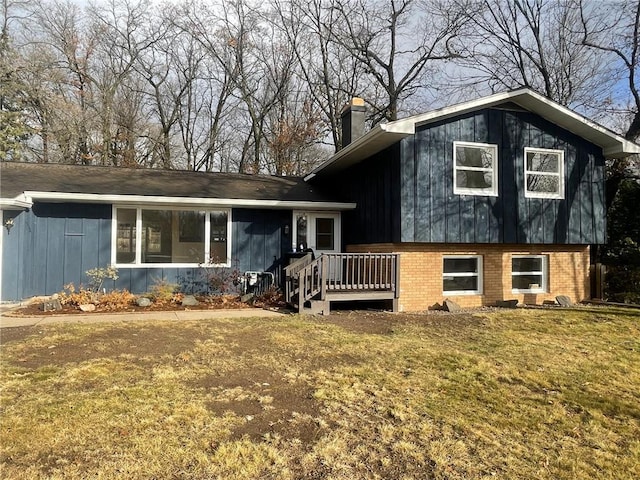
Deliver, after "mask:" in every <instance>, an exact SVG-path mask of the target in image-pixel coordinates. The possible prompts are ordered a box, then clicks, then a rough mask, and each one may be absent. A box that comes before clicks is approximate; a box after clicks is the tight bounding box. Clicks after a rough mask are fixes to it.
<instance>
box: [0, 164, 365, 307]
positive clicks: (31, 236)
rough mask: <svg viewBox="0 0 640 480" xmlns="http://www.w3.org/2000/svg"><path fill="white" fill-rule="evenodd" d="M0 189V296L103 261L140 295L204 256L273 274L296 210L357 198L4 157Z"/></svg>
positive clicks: (31, 289) (254, 178)
mask: <svg viewBox="0 0 640 480" xmlns="http://www.w3.org/2000/svg"><path fill="white" fill-rule="evenodd" d="M0 189H1V197H2V198H1V200H0V202H1V203H0V205H1V208H2V210H3V212H2V213H3V217H2V222H3V223H2V225H3V226H4V228H2V235H1V237H0V238H1V239H2V240H1V243H0V248H1V249H2V250H1V251H2V255H1V256H0V258H1V259H2V264H1V271H2V285H1V289H2V290H1V291H2V300H3V301H10V300H19V299H23V298H27V297H32V296H35V295H50V294H53V293H56V292H59V291H61V290H62V289H63V286H64V285H65V284H68V283H70V282H73V283H74V284H75V285H76V286H77V285H80V284H85V285H86V284H87V282H88V278H87V277H86V276H85V273H84V272H86V271H87V270H88V269H91V268H96V267H105V266H107V265H113V266H115V267H116V268H117V269H118V276H119V278H118V279H117V280H116V281H115V282H114V283H113V284H111V285H108V286H109V287H111V288H119V289H121V288H126V289H128V290H129V291H131V292H134V293H143V292H146V291H149V289H150V287H151V286H152V285H154V284H155V283H158V282H159V281H161V280H164V281H166V282H169V283H178V284H181V285H182V286H185V285H188V284H190V283H193V282H195V281H197V280H198V277H199V273H200V271H201V265H202V264H204V263H207V260H210V264H211V265H212V266H213V267H214V268H229V269H238V270H239V271H240V272H241V273H244V272H246V271H253V272H271V273H273V274H274V275H275V276H276V277H277V276H278V274H279V271H280V267H281V264H282V262H283V260H285V259H286V256H287V255H286V254H287V252H289V251H291V250H292V248H293V245H294V244H293V243H292V223H291V222H292V219H293V218H294V212H295V213H296V214H297V212H299V211H305V212H309V216H310V217H313V218H318V219H324V218H326V219H328V220H327V221H328V222H330V223H331V222H333V221H334V219H336V218H338V217H339V215H340V212H342V211H344V210H346V209H350V208H354V207H355V205H354V204H351V203H344V202H339V201H335V200H332V199H330V198H328V197H327V196H324V195H323V194H322V193H321V192H320V191H319V189H318V188H316V187H315V186H313V185H311V184H309V183H307V182H305V181H304V179H302V178H291V177H275V176H263V175H244V174H221V173H201V172H186V171H176V170H173V171H167V170H150V169H129V168H115V167H100V166H81V165H60V164H35V163H15V162H7V163H2V164H0ZM325 223H326V222H325ZM330 226H332V224H331V225H330ZM314 227H315V224H314ZM320 228H322V227H320ZM336 231H337V232H338V231H339V228H337V229H336ZM310 233H311V235H310V236H309V238H311V237H312V236H315V235H316V232H315V231H312V232H310ZM318 235H321V236H322V235H324V232H323V231H322V230H320V231H319V232H318ZM331 241H332V243H335V245H336V248H339V245H340V239H339V237H337V238H336V239H335V240H333V239H332V240H331ZM310 246H311V247H316V249H317V250H318V252H319V253H321V252H322V251H323V249H322V245H319V246H316V245H314V244H312V243H311V244H310ZM332 251H333V250H332Z"/></svg>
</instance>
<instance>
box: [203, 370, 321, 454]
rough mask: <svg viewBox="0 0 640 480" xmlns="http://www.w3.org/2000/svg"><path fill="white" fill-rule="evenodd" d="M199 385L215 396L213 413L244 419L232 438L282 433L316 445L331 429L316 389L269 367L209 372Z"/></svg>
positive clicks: (211, 407) (270, 435) (262, 437)
mask: <svg viewBox="0 0 640 480" xmlns="http://www.w3.org/2000/svg"><path fill="white" fill-rule="evenodd" d="M195 385H196V386H198V387H200V388H204V389H206V390H207V391H209V392H210V394H211V395H212V396H213V400H212V401H210V402H208V404H207V407H208V408H209V409H210V410H211V412H212V413H214V414H215V415H224V414H227V413H232V414H234V415H237V416H239V417H241V418H242V423H241V424H240V425H239V426H238V427H236V428H235V429H234V431H233V432H232V435H231V437H232V439H240V438H242V437H244V436H248V437H249V438H250V439H251V440H258V441H262V440H269V439H271V438H275V437H276V436H279V437H281V438H286V439H288V440H291V439H294V440H296V441H300V442H301V443H302V444H304V445H312V444H313V443H315V442H316V441H317V440H318V438H320V437H321V436H322V435H324V434H325V433H326V432H327V431H328V430H329V426H330V425H329V424H328V423H327V422H325V421H324V420H322V412H321V405H320V404H319V403H318V402H317V401H316V400H315V399H314V397H313V389H312V388H311V386H310V385H308V384H306V383H304V382H291V381H289V380H287V379H285V378H282V377H279V376H277V375H275V374H273V373H271V372H268V371H266V370H259V369H258V370H256V369H252V370H250V371H243V370H240V371H237V372H234V373H233V374H231V375H229V374H225V375H208V376H206V377H203V378H201V379H199V380H198V381H197V382H195Z"/></svg>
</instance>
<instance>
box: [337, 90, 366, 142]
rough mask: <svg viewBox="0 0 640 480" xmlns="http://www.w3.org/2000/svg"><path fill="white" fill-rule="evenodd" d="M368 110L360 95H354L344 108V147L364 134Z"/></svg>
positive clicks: (342, 116) (341, 115)
mask: <svg viewBox="0 0 640 480" xmlns="http://www.w3.org/2000/svg"><path fill="white" fill-rule="evenodd" d="M366 111H367V109H366V108H365V106H364V100H363V99H362V98H359V97H353V98H352V99H351V101H350V102H349V103H347V104H346V105H345V106H344V108H343V109H342V112H341V113H340V117H341V119H342V148H344V147H346V146H347V145H349V144H350V143H351V142H353V141H355V140H357V139H358V138H360V137H361V136H362V135H364V120H365V114H366Z"/></svg>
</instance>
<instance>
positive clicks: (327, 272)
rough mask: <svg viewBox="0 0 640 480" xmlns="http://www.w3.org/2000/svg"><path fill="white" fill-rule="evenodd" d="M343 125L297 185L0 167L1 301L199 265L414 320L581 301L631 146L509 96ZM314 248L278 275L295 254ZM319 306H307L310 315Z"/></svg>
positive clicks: (181, 275)
mask: <svg viewBox="0 0 640 480" xmlns="http://www.w3.org/2000/svg"><path fill="white" fill-rule="evenodd" d="M364 115H365V112H364V105H363V102H362V101H359V100H356V101H354V102H352V103H351V104H350V105H349V106H348V108H346V109H345V110H344V112H343V138H344V141H345V144H346V146H345V147H344V148H343V149H342V150H340V151H339V152H338V153H336V154H335V155H334V156H333V157H332V158H330V159H329V160H328V161H327V162H325V163H324V164H322V165H321V166H319V167H318V168H316V169H315V170H314V171H313V172H311V173H310V174H309V175H308V176H307V177H305V178H304V179H302V178H291V177H270V176H249V175H238V174H221V173H200V172H180V171H161V170H142V169H120V168H109V167H89V166H65V165H37V164H19V163H4V164H2V165H1V166H0V168H1V170H0V182H1V183H0V189H1V192H0V197H1V198H0V208H2V210H3V225H4V226H5V228H3V229H2V235H1V237H0V238H1V239H2V240H1V242H2V243H0V248H1V253H2V254H1V255H0V258H1V259H2V265H1V266H0V267H1V268H0V270H1V271H2V285H1V291H2V300H15V299H20V298H25V297H29V296H33V295H42V294H51V293H54V292H56V291H59V290H61V289H62V287H63V285H64V284H65V283H68V282H74V283H76V284H77V283H81V282H83V281H86V279H83V272H85V271H86V270H87V269H89V268H93V267H96V266H106V265H115V266H116V267H117V268H118V270H119V275H120V278H119V279H118V280H117V281H116V282H115V284H114V285H113V286H114V287H116V288H127V289H129V290H131V291H133V292H136V293H137V292H144V291H146V290H148V288H149V287H150V286H151V285H152V284H153V283H154V282H156V281H157V280H158V279H165V280H167V281H169V282H178V281H180V280H184V279H185V278H186V279H189V278H193V277H194V276H195V275H196V274H197V271H198V269H199V268H200V265H201V264H202V263H203V262H205V260H206V259H212V261H213V263H214V264H215V265H218V266H219V267H221V268H238V269H239V270H240V271H241V272H244V271H267V272H272V273H273V274H274V275H275V276H276V277H277V278H278V280H277V281H278V282H279V283H280V284H282V285H283V286H284V287H285V291H286V294H287V298H288V300H289V301H290V302H292V303H296V304H297V305H298V307H299V308H304V307H305V306H310V307H312V309H313V311H327V309H328V307H329V304H330V302H331V301H339V300H350V299H378V300H388V301H391V302H392V305H393V307H394V309H397V310H404V311H416V310H424V309H426V308H428V307H429V306H431V305H433V304H434V303H436V302H442V301H443V300H444V299H445V298H455V301H456V302H457V303H459V304H460V305H462V306H480V305H490V304H493V303H494V302H496V301H497V300H504V299H518V300H519V301H520V302H526V303H540V302H542V301H544V300H548V299H553V298H555V296H556V295H559V294H564V295H569V296H570V297H572V298H573V299H574V300H582V299H585V298H588V297H589V296H590V292H589V264H590V245H593V244H602V243H604V242H605V240H606V239H605V231H606V228H605V226H606V224H605V222H606V220H605V205H604V179H605V160H606V159H616V158H622V157H625V156H628V155H632V154H638V153H640V146H638V145H636V144H634V143H632V142H629V141H627V140H625V139H624V138H622V137H620V136H618V135H615V134H614V133H612V132H610V131H609V130H607V129H605V128H603V127H601V126H599V125H597V124H596V123H594V122H592V121H590V120H588V119H586V118H584V117H582V116H580V115H577V114H576V113H574V112H572V111H570V110H568V109H567V108H565V107H562V106H560V105H558V104H556V103H554V102H551V101H549V100H548V99H546V98H544V97H542V96H540V95H538V94H536V93H534V92H532V91H530V90H528V89H521V90H516V91H513V92H506V93H501V94H496V95H491V96H488V97H484V98H481V99H478V100H475V101H471V102H465V103H461V104H457V105H453V106H450V107H447V108H443V109H440V110H434V111H431V112H428V113H425V114H423V115H416V116H412V117H409V118H406V119H402V120H398V121H395V122H389V123H386V124H380V125H377V126H375V127H374V128H373V129H372V130H370V131H369V132H367V133H364V131H363V130H364ZM300 247H302V248H303V249H304V248H307V247H310V248H311V249H312V250H313V251H314V253H315V257H316V258H313V257H312V256H311V255H305V256H303V257H302V258H299V259H297V260H295V261H294V262H293V263H292V264H290V265H288V266H287V267H286V268H284V273H283V274H282V276H280V272H281V271H282V270H283V268H282V267H283V266H284V265H285V264H286V263H288V262H289V259H290V254H289V252H291V251H292V250H293V249H296V248H297V249H300ZM314 306H315V308H314Z"/></svg>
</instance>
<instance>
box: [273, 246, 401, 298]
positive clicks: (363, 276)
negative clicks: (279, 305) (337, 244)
mask: <svg viewBox="0 0 640 480" xmlns="http://www.w3.org/2000/svg"><path fill="white" fill-rule="evenodd" d="M398 257H399V255H398V254H397V253H324V254H322V255H321V256H320V257H318V258H316V259H315V260H312V261H308V262H301V260H303V259H300V260H298V261H296V262H294V263H293V264H291V265H290V266H289V267H293V268H290V269H288V270H287V268H288V267H285V272H286V276H287V293H286V295H287V301H288V302H289V303H294V302H293V300H294V297H295V295H296V294H297V296H298V297H297V304H298V307H299V310H302V308H303V305H304V303H305V302H306V301H308V300H311V299H313V298H316V299H319V300H325V299H326V298H327V294H328V293H330V292H336V293H340V294H342V293H347V292H354V293H357V292H360V293H361V292H390V293H393V297H394V298H396V299H397V298H399V295H400V289H399V279H400V272H399V268H398ZM318 295H319V298H318Z"/></svg>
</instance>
